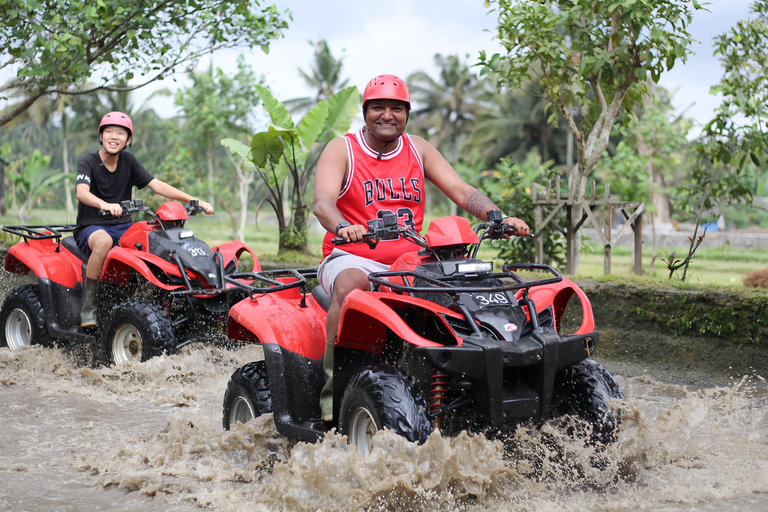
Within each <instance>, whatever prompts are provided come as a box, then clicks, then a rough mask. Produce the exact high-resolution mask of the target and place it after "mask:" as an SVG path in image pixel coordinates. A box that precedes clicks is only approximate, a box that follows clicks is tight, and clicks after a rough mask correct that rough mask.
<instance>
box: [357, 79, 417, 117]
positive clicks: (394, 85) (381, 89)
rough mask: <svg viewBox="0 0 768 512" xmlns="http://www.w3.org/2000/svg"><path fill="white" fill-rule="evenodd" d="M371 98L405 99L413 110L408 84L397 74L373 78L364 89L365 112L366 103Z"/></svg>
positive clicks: (408, 106)
mask: <svg viewBox="0 0 768 512" xmlns="http://www.w3.org/2000/svg"><path fill="white" fill-rule="evenodd" d="M370 100H399V101H404V102H405V104H406V105H407V108H408V110H411V96H410V94H408V86H407V85H405V82H403V80H402V79H400V78H398V77H396V76H395V75H379V76H377V77H374V78H372V79H371V81H370V82H368V85H366V86H365V91H363V112H365V104H366V103H367V102H369V101H370Z"/></svg>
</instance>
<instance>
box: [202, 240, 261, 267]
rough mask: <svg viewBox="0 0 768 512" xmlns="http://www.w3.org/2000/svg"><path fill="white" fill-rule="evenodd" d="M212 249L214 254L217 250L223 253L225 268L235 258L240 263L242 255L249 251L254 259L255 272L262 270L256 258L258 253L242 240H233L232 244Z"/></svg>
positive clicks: (228, 243)
mask: <svg viewBox="0 0 768 512" xmlns="http://www.w3.org/2000/svg"><path fill="white" fill-rule="evenodd" d="M211 249H212V250H213V252H216V250H217V249H218V250H219V251H220V252H221V256H222V259H223V261H224V266H225V267H226V266H227V263H228V262H230V261H232V259H233V258H237V260H238V261H240V255H241V254H243V252H245V251H247V252H248V253H249V254H250V255H251V258H253V272H259V271H260V270H261V265H260V264H259V258H257V257H256V253H255V252H253V251H252V250H251V248H250V247H248V246H247V245H245V244H244V243H243V242H241V241H240V240H233V241H232V242H227V243H225V244H221V245H217V246H215V247H211Z"/></svg>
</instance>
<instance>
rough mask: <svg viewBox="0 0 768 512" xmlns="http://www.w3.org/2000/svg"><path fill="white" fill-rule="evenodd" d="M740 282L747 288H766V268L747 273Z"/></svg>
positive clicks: (767, 282) (767, 270)
mask: <svg viewBox="0 0 768 512" xmlns="http://www.w3.org/2000/svg"><path fill="white" fill-rule="evenodd" d="M742 282H743V283H744V286H746V287H747V288H768V268H767V269H765V270H756V271H754V272H751V273H749V274H747V275H746V276H744V278H743V279H742Z"/></svg>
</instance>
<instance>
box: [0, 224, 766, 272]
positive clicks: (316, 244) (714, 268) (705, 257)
mask: <svg viewBox="0 0 768 512" xmlns="http://www.w3.org/2000/svg"><path fill="white" fill-rule="evenodd" d="M34 215H35V217H34V218H32V219H30V220H28V221H26V222H24V223H22V222H21V221H19V219H18V218H17V217H15V216H12V215H6V216H4V217H0V223H2V225H13V224H17V225H18V224H45V223H67V222H74V220H73V219H67V218H66V215H65V214H64V213H63V212H62V211H60V210H35V211H34ZM269 220H270V219H269V218H268V217H267V216H264V217H263V218H260V222H259V227H258V229H257V228H256V226H255V225H253V224H251V225H249V226H248V227H247V228H246V234H245V243H246V244H248V245H249V246H250V247H251V248H252V249H253V250H254V251H255V252H256V254H257V255H258V257H259V259H260V260H264V261H267V260H271V261H280V260H284V259H287V261H288V262H289V263H297V264H299V265H303V266H306V265H312V266H314V265H315V264H317V262H319V260H320V244H321V242H322V234H320V233H317V232H315V231H313V230H310V236H309V241H310V251H311V253H312V254H310V255H307V256H306V257H297V255H289V256H288V257H287V258H285V257H282V256H278V255H277V251H278V242H277V241H278V230H277V227H276V226H272V225H270V222H269ZM425 224H426V223H425ZM187 227H188V228H190V229H192V230H193V231H194V232H195V236H197V237H198V238H201V239H202V240H205V241H206V242H207V243H209V244H210V245H216V244H219V243H222V242H226V241H229V240H231V239H232V238H233V229H232V225H231V222H230V220H229V217H228V216H227V215H226V214H221V213H219V214H216V215H213V216H210V217H208V216H205V215H200V216H198V217H196V218H192V219H190V220H189V221H188V222H187ZM0 242H2V244H3V245H4V246H5V247H7V246H8V245H9V244H11V243H14V240H13V239H12V238H10V237H8V236H7V233H2V237H1V238H0ZM496 243H498V242H496ZM673 250H676V251H677V257H678V258H680V257H681V256H682V255H685V254H686V253H687V250H688V249H687V248H681V247H679V248H676V249H675V248H665V249H659V251H658V253H657V257H656V260H655V263H654V265H653V269H652V272H651V259H652V254H651V250H650V249H645V250H644V251H643V272H644V275H645V276H646V277H651V278H654V279H658V280H660V281H665V280H667V279H668V274H669V272H668V270H667V268H666V264H665V263H664V262H663V261H662V258H663V257H664V256H665V255H666V254H668V253H671V252H672V251H673ZM494 255H495V251H494V250H492V249H489V248H486V247H483V248H482V249H481V251H480V256H481V257H483V258H485V259H491V258H493V257H494ZM766 268H768V248H755V249H734V248H727V247H719V248H707V247H706V246H702V247H700V248H699V250H698V251H697V252H696V255H695V257H694V259H693V261H692V262H691V265H690V267H689V270H688V275H689V279H688V281H689V282H690V283H693V284H695V283H700V284H713V285H720V286H742V278H743V277H744V276H745V275H746V274H747V273H749V272H754V271H756V270H763V269H766ZM611 270H612V275H615V276H619V277H628V276H631V275H632V255H631V248H629V247H624V246H616V247H614V248H613V254H612V259H611ZM678 273H680V272H678ZM602 275H603V253H602V248H601V247H600V246H599V245H596V244H591V245H588V246H586V248H585V250H584V252H583V254H582V258H581V262H580V265H579V270H578V275H577V277H578V278H582V277H598V276H602ZM675 279H677V280H679V277H676V278H675Z"/></svg>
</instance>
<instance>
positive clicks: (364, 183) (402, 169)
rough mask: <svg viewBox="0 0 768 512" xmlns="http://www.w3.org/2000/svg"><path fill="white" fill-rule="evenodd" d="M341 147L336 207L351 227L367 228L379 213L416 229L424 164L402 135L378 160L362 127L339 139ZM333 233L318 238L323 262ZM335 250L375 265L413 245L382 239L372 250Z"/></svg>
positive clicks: (419, 219)
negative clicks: (343, 157)
mask: <svg viewBox="0 0 768 512" xmlns="http://www.w3.org/2000/svg"><path fill="white" fill-rule="evenodd" d="M344 140H345V141H346V143H347V178H346V181H345V182H344V184H343V186H342V189H341V193H340V194H339V199H338V200H337V202H336V207H337V208H338V209H339V211H340V212H341V214H342V215H343V216H344V218H345V219H347V220H348V221H349V222H351V223H352V224H361V225H363V226H365V225H367V223H368V221H369V220H371V219H376V218H382V217H383V216H384V214H385V213H388V212H392V213H394V214H395V215H397V219H398V222H399V224H400V225H401V226H411V227H413V228H414V229H415V230H416V231H418V232H420V231H421V225H422V222H423V221H424V165H423V163H422V161H421V156H420V155H419V153H418V152H417V151H416V147H415V146H414V145H413V142H412V141H411V139H410V137H408V135H406V134H403V135H402V136H401V137H399V138H398V139H397V146H396V147H395V148H394V149H393V150H392V151H390V152H389V153H384V154H383V155H382V156H381V160H379V159H378V156H379V153H378V151H374V150H373V149H371V147H370V146H368V144H367V143H366V142H365V138H364V137H363V129H360V131H358V132H357V133H348V134H346V135H345V136H344ZM334 236H336V235H335V234H334V233H326V235H325V239H324V240H323V258H325V257H326V256H328V255H329V254H330V253H331V251H332V250H333V248H334V247H335V246H334V245H333V244H332V243H331V238H333V237H334ZM339 249H341V250H343V251H347V252H349V253H352V254H356V255H358V256H362V257H364V258H369V259H372V260H375V261H378V262H380V263H384V264H391V263H392V262H394V261H395V260H396V259H397V258H398V257H399V256H400V255H401V254H403V253H405V252H409V251H415V250H418V249H419V247H418V246H417V245H416V244H414V243H412V242H409V241H408V240H405V239H403V238H400V239H398V240H382V241H381V242H379V244H378V245H377V246H376V248H375V249H371V248H370V247H368V244H364V243H363V244H347V245H342V246H340V247H339Z"/></svg>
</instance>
